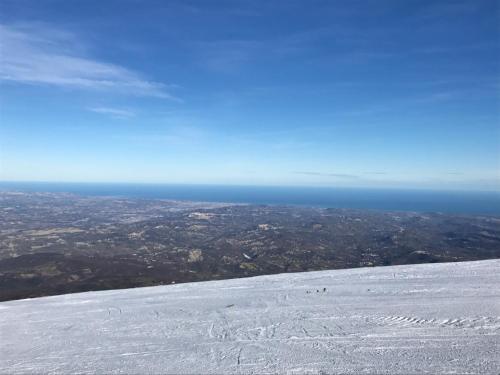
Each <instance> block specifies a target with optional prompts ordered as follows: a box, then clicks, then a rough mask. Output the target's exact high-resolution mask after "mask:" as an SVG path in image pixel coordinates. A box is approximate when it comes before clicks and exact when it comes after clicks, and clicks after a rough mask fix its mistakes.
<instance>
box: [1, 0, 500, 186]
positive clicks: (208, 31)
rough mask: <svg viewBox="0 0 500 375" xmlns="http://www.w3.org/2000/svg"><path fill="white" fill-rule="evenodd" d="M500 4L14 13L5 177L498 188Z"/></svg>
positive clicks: (6, 28)
mask: <svg viewBox="0 0 500 375" xmlns="http://www.w3.org/2000/svg"><path fill="white" fill-rule="evenodd" d="M498 16H499V8H498V2H497V1H495V0H491V1H490V0H478V1H468V0H467V1H458V0H457V1H436V0H433V1H426V0H405V1H401V0H394V1H392V0H364V1H357V0H349V1H348V0H338V1H305V0H304V1H294V0H287V1H237V0H236V1H212V0H210V1H205V0H200V1H187V0H186V1H167V0H165V1H138V0H137V1H135V0H134V1H132V0H130V1H127V0H119V1H118V0H117V1H111V0H107V1H91V0H86V1H52V0H43V1H25V0H15V1H10V0H2V1H1V2H0V42H1V50H0V85H1V86H0V88H1V92H0V179H1V180H18V181H19V180H37V181H101V182H161V183H206V184H243V185H245V184H255V185H311V186H357V187H407V188H439V189H471V190H477V189H480V190H500V123H499V113H500V112H499V103H500V102H499V98H500V96H499V90H500V82H499V72H500V70H499V61H500V60H499V57H500V56H499V41H500V36H499V35H500V33H499V27H498Z"/></svg>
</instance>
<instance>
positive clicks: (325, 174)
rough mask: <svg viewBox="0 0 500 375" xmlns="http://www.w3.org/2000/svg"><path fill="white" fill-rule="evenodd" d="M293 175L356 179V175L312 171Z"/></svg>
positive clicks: (298, 172)
mask: <svg viewBox="0 0 500 375" xmlns="http://www.w3.org/2000/svg"><path fill="white" fill-rule="evenodd" d="M293 173H294V174H301V175H306V176H320V177H336V178H346V179H357V178H359V176H358V175H355V174H347V173H323V172H313V171H297V172H293Z"/></svg>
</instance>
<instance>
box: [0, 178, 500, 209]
mask: <svg viewBox="0 0 500 375" xmlns="http://www.w3.org/2000/svg"><path fill="white" fill-rule="evenodd" d="M0 191H21V192H68V193H74V194H79V195H87V196H113V197H127V198H144V199H169V200H184V201H202V202H230V203H247V204H259V205H298V206H310V207H324V208H354V209H371V210H386V211H415V212H442V213H457V214H485V215H494V216H499V215H500V192H495V191H438V190H411V189H365V188H330V187H285V186H232V185H231V186H230V185H180V184H176V185H174V184H125V183H62V182H61V183H56V182H0Z"/></svg>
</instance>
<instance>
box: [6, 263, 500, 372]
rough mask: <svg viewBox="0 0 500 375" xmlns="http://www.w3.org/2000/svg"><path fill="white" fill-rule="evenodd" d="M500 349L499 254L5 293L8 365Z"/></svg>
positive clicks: (389, 364)
mask: <svg viewBox="0 0 500 375" xmlns="http://www.w3.org/2000/svg"><path fill="white" fill-rule="evenodd" d="M324 288H326V289H324ZM499 353H500V260H488V261H478V262H464V263H446V264H427V265H410V266H397V267H380V268H360V269H350V270H335V271H320V272H308V273H296V274H282V275H272V276H261V277H254V278H247V279H234V280H224V281H212V282H203V283H190V284H179V285H170V286H158V287H150V288H137V289H128V290H112V291H101V292H88V293H79V294H72V295H62V296H55V297H45V298H37V299H31V300H29V299H28V300H20V301H9V302H2V303H0V372H3V373H8V374H16V373H74V372H78V373H248V374H251V373H276V372H278V373H288V374H295V373H297V374H303V373H356V374H359V373H389V374H391V373H392V374H401V373H404V374H411V373H424V372H428V373H460V374H464V373H467V374H468V373H487V374H492V373H499V371H500V354H499Z"/></svg>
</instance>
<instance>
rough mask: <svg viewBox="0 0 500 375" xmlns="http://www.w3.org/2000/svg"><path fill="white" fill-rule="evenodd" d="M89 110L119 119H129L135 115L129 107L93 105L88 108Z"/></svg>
mask: <svg viewBox="0 0 500 375" xmlns="http://www.w3.org/2000/svg"><path fill="white" fill-rule="evenodd" d="M88 110H89V111H91V112H95V113H100V114H103V115H110V116H111V117H113V118H118V119H128V118H131V117H135V113H134V112H132V111H130V110H128V109H119V108H109V107H93V108H88Z"/></svg>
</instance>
